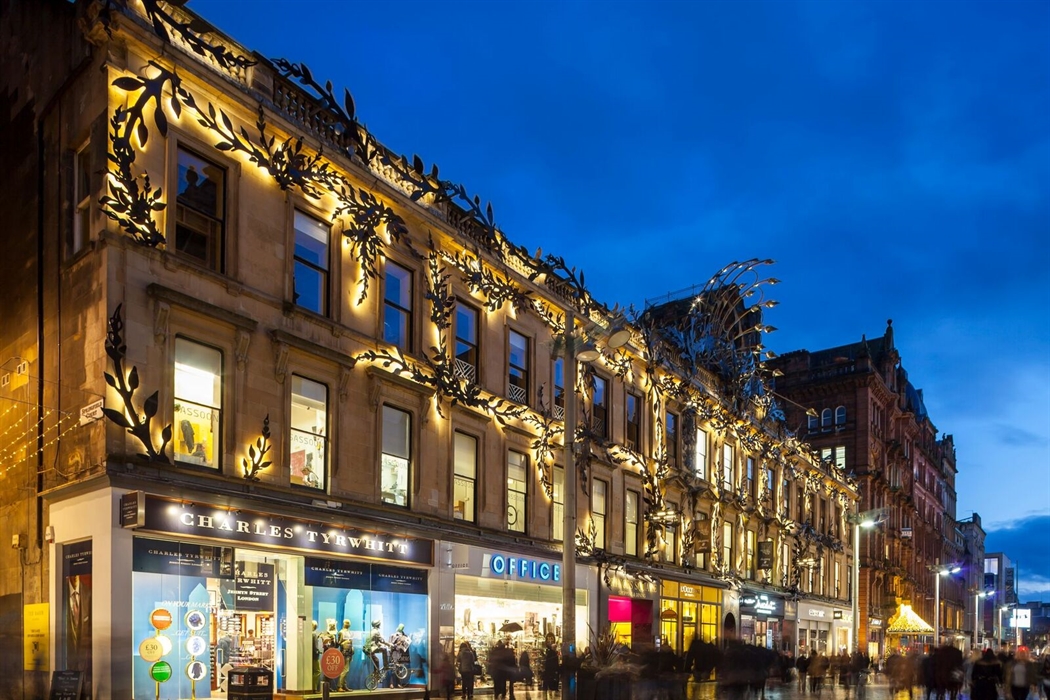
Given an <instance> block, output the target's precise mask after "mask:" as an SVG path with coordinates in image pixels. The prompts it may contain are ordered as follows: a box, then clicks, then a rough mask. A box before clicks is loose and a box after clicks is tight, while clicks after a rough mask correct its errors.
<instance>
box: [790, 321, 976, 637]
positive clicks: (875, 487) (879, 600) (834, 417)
mask: <svg viewBox="0 0 1050 700" xmlns="http://www.w3.org/2000/svg"><path fill="white" fill-rule="evenodd" d="M771 365H772V366H773V367H775V368H776V369H779V370H780V371H781V372H782V373H783V376H781V377H780V378H778V380H777V391H778V392H779V393H780V394H782V395H784V396H785V397H787V398H789V399H791V401H793V402H796V403H797V404H798V405H788V406H786V407H785V411H786V412H787V414H788V425H798V426H799V433H800V437H802V438H803V439H805V440H806V441H808V442H809V443H810V444H811V445H812V446H813V447H814V449H815V450H816V452H817V453H818V454H820V455H821V456H822V457H823V458H824V459H825V460H830V461H831V462H833V463H835V464H836V465H837V466H839V467H840V468H844V469H845V471H846V473H847V474H851V473H852V474H855V475H856V476H857V478H858V480H859V483H860V493H861V500H860V510H861V511H864V510H870V509H876V508H888V509H889V516H888V518H887V519H886V521H885V522H882V523H881V524H880V525H879V526H878V527H876V528H873V529H871V530H865V531H864V532H863V534H862V535H861V543H860V553H859V556H860V586H859V610H860V634H859V636H860V638H861V639H867V640H868V649H869V651H871V652H875V651H876V650H877V651H878V653H886V652H887V651H888V650H889V648H890V647H891V646H896V645H897V644H898V643H900V642H901V641H902V640H898V639H889V640H887V637H886V633H885V630H886V629H887V627H888V623H889V621H890V620H891V618H892V617H893V616H895V615H897V614H898V613H899V610H900V606H901V605H902V604H905V605H911V606H912V608H913V610H914V611H915V612H916V613H918V614H919V616H920V617H922V618H923V619H924V620H925V621H927V622H928V623H929V624H930V625H931V626H933V625H934V619H935V618H934V606H935V585H936V579H935V577H936V574H935V573H934V572H932V571H930V567H932V566H935V565H938V564H949V563H955V562H959V561H960V556H961V549H960V546H961V545H960V543H961V541H962V537H961V534H960V533H959V532H957V524H956V519H955V515H956V511H955V509H956V503H955V501H956V495H955V475H956V458H955V445H954V442H953V439H952V436H951V435H942V436H940V437H938V432H937V428H936V426H935V425H934V423H933V421H932V420H931V418H930V416H929V414H928V413H927V411H926V406H925V404H924V402H923V393H922V390H921V389H918V388H916V386H915V385H914V384H913V383H912V382H911V381H910V380H909V378H908V373H907V371H905V369H904V367H903V365H902V363H901V357H900V354H899V352H898V351H897V348H896V347H895V346H894V342H893V326H892V321H890V322H888V324H887V327H886V331H885V333H884V334H883V335H882V337H878V338H873V339H870V340H869V339H867V338H866V337H862V338H861V340H860V341H859V342H855V343H850V344H848V345H842V346H839V347H834V348H829V349H825V350H819V351H814V352H811V351H808V350H797V351H793V352H790V353H787V354H785V355H783V356H781V357H779V358H777V359H776V360H775V361H774V362H772V363H771ZM807 408H812V409H814V410H815V413H816V415H815V416H814V415H813V414H812V413H811V414H810V415H808V416H807V415H806V413H805V409H807ZM964 576H965V573H964V572H963V573H960V574H958V575H956V576H946V577H942V578H941V585H940V620H941V638H942V640H943V641H945V642H949V643H955V641H956V640H957V639H959V635H961V634H962V632H963V628H964V621H965V614H964V613H965V600H966V587H965V583H964V580H965V579H964ZM908 641H909V642H911V643H915V642H920V643H921V642H923V641H927V642H928V641H929V639H928V638H927V639H925V640H921V639H920V640H915V639H912V640H908ZM959 643H961V641H960V642H959Z"/></svg>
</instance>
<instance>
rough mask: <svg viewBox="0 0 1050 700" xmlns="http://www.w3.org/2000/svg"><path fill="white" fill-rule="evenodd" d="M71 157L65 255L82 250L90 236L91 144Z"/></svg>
mask: <svg viewBox="0 0 1050 700" xmlns="http://www.w3.org/2000/svg"><path fill="white" fill-rule="evenodd" d="M73 159H74V163H73V178H74V179H73V207H74V210H73V228H72V231H71V232H70V236H69V239H68V240H67V242H66V255H67V256H72V255H76V254H77V253H79V252H80V251H81V250H83V248H84V244H85V243H87V241H88V239H89V238H90V237H91V230H90V229H91V172H92V162H91V144H90V143H88V144H87V145H85V146H84V147H83V148H81V149H80V150H79V151H77V153H76V155H75V156H74V158H73Z"/></svg>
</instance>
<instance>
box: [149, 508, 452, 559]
mask: <svg viewBox="0 0 1050 700" xmlns="http://www.w3.org/2000/svg"><path fill="white" fill-rule="evenodd" d="M144 527H145V529H147V530H153V531H156V532H167V533H172V534H178V535H194V536H197V537H211V538H218V539H221V540H228V541H231V542H242V543H245V544H254V545H267V546H271V547H273V546H278V547H294V548H296V549H305V550H309V551H313V552H317V553H323V554H349V555H353V556H359V557H369V558H372V559H381V560H384V561H391V562H409V563H413V564H427V565H430V564H433V563H434V543H433V542H432V541H431V540H425V539H412V538H407V537H398V536H396V535H391V534H386V533H376V532H371V531H367V532H366V531H364V530H357V529H354V528H348V527H339V526H336V525H329V524H327V523H318V522H311V521H300V520H287V519H285V518H277V517H274V516H271V515H268V514H266V513H259V512H255V511H250V510H241V511H227V510H223V509H221V508H215V507H211V506H206V505H199V504H195V503H176V502H174V501H168V500H165V499H163V498H158V497H156V496H146V517H145V526H144Z"/></svg>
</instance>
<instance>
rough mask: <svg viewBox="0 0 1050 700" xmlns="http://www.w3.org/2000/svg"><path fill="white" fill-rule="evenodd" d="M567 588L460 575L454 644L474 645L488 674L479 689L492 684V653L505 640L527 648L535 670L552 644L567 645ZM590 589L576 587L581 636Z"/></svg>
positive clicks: (583, 637) (517, 652)
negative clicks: (563, 635)
mask: <svg viewBox="0 0 1050 700" xmlns="http://www.w3.org/2000/svg"><path fill="white" fill-rule="evenodd" d="M561 601H562V590H561V587H560V586H548V585H537V584H529V583H524V582H520V581H507V580H501V579H490V578H482V577H476V576H465V575H458V576H456V597H455V616H456V631H455V638H454V642H453V645H452V647H451V649H453V650H456V649H459V648H460V645H461V644H462V643H463V642H467V643H469V644H470V646H471V648H473V650H474V652H475V653H476V654H477V657H478V663H479V664H481V667H482V668H483V669H485V673H484V674H483V675H481V676H478V677H477V678H476V679H475V688H486V687H491V683H492V679H491V678H490V677H489V675H488V670H487V669H488V657H489V654H490V653H491V652H492V650H493V649H495V647H496V644H497V643H498V642H500V641H502V642H503V643H504V645H506V646H508V647H510V648H511V649H512V650H513V651H514V655H515V656H514V658H515V659H518V658H520V657H521V654H522V652H527V653H528V655H529V658H530V659H532V664H533V670H534V672H535V670H536V668H537V664H539V663H541V662H540V661H539V660H542V659H543V656H544V652H545V650H546V645H547V644H548V643H553V644H554V645H555V647H556V648H557V647H558V646H559V645H560V644H561V633H562V614H561V610H562V605H561ZM587 619H588V617H587V591H586V590H579V589H577V591H576V639H577V640H580V641H581V642H582V641H583V640H586V639H588V629H587Z"/></svg>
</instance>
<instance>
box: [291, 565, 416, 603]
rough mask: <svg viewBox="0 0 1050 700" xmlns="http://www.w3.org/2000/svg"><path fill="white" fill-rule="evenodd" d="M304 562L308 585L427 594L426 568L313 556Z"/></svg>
mask: <svg viewBox="0 0 1050 700" xmlns="http://www.w3.org/2000/svg"><path fill="white" fill-rule="evenodd" d="M304 563H305V572H304V573H305V576H304V578H305V582H306V585H308V586H323V587H326V588H349V589H355V590H362V591H388V592H397V593H418V594H422V595H426V593H427V571H426V570H425V569H409V568H407V567H403V566H387V565H385V564H367V563H364V562H347V561H333V560H330V559H318V558H315V557H306V560H305V562H304Z"/></svg>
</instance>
